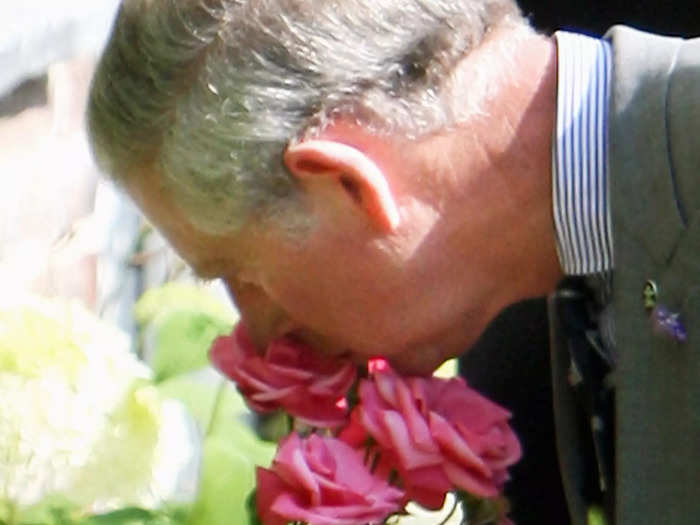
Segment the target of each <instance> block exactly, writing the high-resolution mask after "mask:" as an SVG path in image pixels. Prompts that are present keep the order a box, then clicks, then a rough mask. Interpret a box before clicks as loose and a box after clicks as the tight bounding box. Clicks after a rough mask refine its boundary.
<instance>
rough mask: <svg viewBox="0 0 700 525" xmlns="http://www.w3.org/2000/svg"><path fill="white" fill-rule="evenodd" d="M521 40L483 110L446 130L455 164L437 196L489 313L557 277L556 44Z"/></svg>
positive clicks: (541, 291) (548, 287)
mask: <svg viewBox="0 0 700 525" xmlns="http://www.w3.org/2000/svg"><path fill="white" fill-rule="evenodd" d="M520 44H521V45H520V51H519V52H518V58H517V63H514V64H511V67H512V69H511V71H509V72H508V73H507V77H506V79H505V81H504V82H503V83H502V84H501V86H500V89H499V92H498V93H497V94H496V95H495V96H493V97H492V98H491V99H490V100H489V101H487V103H486V106H485V108H484V109H485V110H484V111H483V112H482V114H483V115H485V116H483V117H476V118H472V119H470V120H469V121H468V122H467V123H465V125H463V126H460V127H459V128H458V129H457V130H455V133H454V134H453V137H452V147H453V148H454V150H453V151H454V152H455V155H452V156H451V158H452V159H454V158H457V159H459V161H461V163H459V164H457V165H455V166H454V170H453V172H452V174H451V176H452V178H453V180H454V184H453V185H452V187H451V188H450V191H452V192H453V193H452V195H451V197H450V198H447V197H445V199H444V201H445V202H450V203H451V205H450V206H451V207H452V210H449V211H448V212H447V213H446V214H445V216H447V217H455V218H457V220H456V222H455V223H453V224H452V226H451V228H452V233H451V235H453V236H455V237H457V238H459V241H458V242H455V243H453V245H456V246H461V247H463V248H462V250H468V251H469V253H461V254H458V255H457V257H460V258H461V261H462V262H464V261H469V260H471V261H473V263H472V264H473V266H472V267H471V268H469V269H468V270H466V269H465V273H466V272H467V271H470V272H471V282H473V275H474V269H475V268H479V270H480V272H481V274H482V281H483V283H484V290H483V293H484V296H485V297H488V298H489V299H488V300H489V302H490V305H491V306H490V310H491V311H493V312H494V315H495V313H498V312H499V311H500V310H502V309H503V308H504V307H506V306H508V305H510V304H512V303H514V302H517V301H520V300H523V299H526V298H531V297H537V296H542V295H545V294H547V293H549V292H550V291H552V290H553V289H554V288H555V286H556V284H557V282H558V281H559V280H560V279H561V277H562V271H561V268H560V264H559V260H558V257H557V254H556V247H555V231H554V221H553V215H552V167H551V144H552V132H553V126H554V119H555V115H556V58H555V46H554V43H553V42H552V41H551V40H549V39H546V38H544V37H541V36H538V35H535V34H530V35H529V36H528V37H526V38H525V39H524V41H522V42H521V43H520ZM465 89H467V88H465ZM455 196H457V198H455ZM465 266H467V267H468V265H465ZM465 277H466V275H465Z"/></svg>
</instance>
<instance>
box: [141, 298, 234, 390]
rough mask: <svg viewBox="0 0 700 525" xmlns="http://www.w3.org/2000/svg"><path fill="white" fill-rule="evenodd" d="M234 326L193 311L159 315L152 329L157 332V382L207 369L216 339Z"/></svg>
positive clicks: (154, 362)
mask: <svg viewBox="0 0 700 525" xmlns="http://www.w3.org/2000/svg"><path fill="white" fill-rule="evenodd" d="M232 326H233V324H232V323H231V322H230V321H229V320H223V319H221V318H218V317H214V316H212V315H210V314H209V313H206V312H201V311H197V310H193V309H179V310H168V311H167V312H166V313H164V314H162V315H159V316H158V317H157V318H156V319H155V320H154V322H153V324H152V326H151V328H150V330H152V333H153V353H152V357H151V359H150V364H151V368H152V369H153V373H154V379H155V381H156V382H160V381H163V380H165V379H168V378H171V377H174V376H177V375H180V374H183V373H185V372H189V371H191V370H196V369H198V368H201V367H203V366H206V365H207V364H208V363H209V348H210V347H211V345H212V343H213V342H214V339H216V338H217V337H218V336H220V335H226V334H229V333H230V332H231V328H232Z"/></svg>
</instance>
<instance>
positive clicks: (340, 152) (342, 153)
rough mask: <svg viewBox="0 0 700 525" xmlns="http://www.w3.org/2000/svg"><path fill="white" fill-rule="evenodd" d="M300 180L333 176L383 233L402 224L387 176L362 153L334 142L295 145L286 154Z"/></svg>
mask: <svg viewBox="0 0 700 525" xmlns="http://www.w3.org/2000/svg"><path fill="white" fill-rule="evenodd" d="M284 162H285V164H286V166H287V168H288V169H289V170H290V171H291V172H292V173H293V174H294V176H296V177H298V178H299V179H305V178H310V177H331V178H333V179H334V181H335V182H336V183H337V184H338V185H340V187H341V188H342V190H343V191H344V192H345V193H347V194H348V196H349V197H351V198H352V200H353V201H354V202H355V204H356V205H357V206H359V207H360V208H361V209H362V210H363V212H364V213H365V214H366V215H367V217H368V218H369V220H370V221H371V222H372V224H374V226H375V227H376V228H378V229H379V230H380V231H384V232H389V231H393V230H394V229H395V228H396V227H397V226H398V225H399V211H398V208H397V206H396V201H395V199H394V195H393V193H392V192H391V189H390V187H389V184H388V182H387V179H386V176H385V174H384V173H383V172H382V171H381V170H380V169H379V167H378V166H377V165H376V164H375V163H374V161H372V159H370V158H369V157H368V156H367V155H366V154H364V153H363V152H361V151H360V150H358V149H356V148H353V147H352V146H348V145H347V144H343V143H340V142H335V141H332V140H309V141H305V142H301V143H299V144H294V145H292V146H289V147H288V148H287V151H286V152H285V154H284Z"/></svg>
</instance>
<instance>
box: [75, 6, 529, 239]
mask: <svg viewBox="0 0 700 525" xmlns="http://www.w3.org/2000/svg"><path fill="white" fill-rule="evenodd" d="M517 17H518V13H517V9H516V7H515V5H514V4H513V2H512V1H510V0H476V1H475V0H402V1H397V0H342V1H328V0H282V1H268V0H263V1H241V0H238V1H236V0H126V1H125V2H124V4H123V6H122V7H121V9H120V12H119V16H118V19H117V21H116V24H115V27H114V32H113V35H112V38H111V41H110V43H109V45H108V48H107V50H106V52H105V54H104V56H103V59H102V63H101V65H100V68H99V70H98V72H97V75H96V76H95V79H94V81H93V87H92V96H91V99H90V112H89V125H90V129H91V132H92V136H93V143H94V146H95V151H96V153H97V157H98V160H99V161H100V162H101V164H102V166H103V167H104V169H105V171H106V172H107V173H109V174H111V175H112V176H114V177H115V178H117V179H125V178H127V177H129V176H130V173H132V172H133V170H132V167H133V166H134V165H144V164H147V163H148V164H152V165H153V167H154V168H155V169H157V170H159V171H160V172H161V173H162V174H163V176H164V178H165V179H166V180H167V183H168V185H169V186H170V187H171V188H172V189H173V191H174V192H175V195H176V198H177V199H178V201H179V202H180V204H181V205H182V206H183V207H184V208H185V209H186V210H187V211H188V212H189V213H190V216H191V217H192V218H193V219H194V220H196V221H197V222H198V224H199V225H200V226H202V227H203V228H205V229H207V230H210V231H216V232H219V233H220V232H222V231H231V230H233V229H235V228H236V227H238V226H239V225H240V224H241V223H242V222H243V221H244V220H245V218H246V217H247V216H248V215H249V214H250V213H252V212H255V213H256V215H261V214H262V215H270V214H272V215H276V214H277V213H276V212H279V211H282V210H283V209H285V208H287V207H288V206H289V205H290V203H292V204H291V205H292V207H294V204H293V202H294V201H295V199H294V196H295V194H296V193H297V191H296V190H297V183H296V181H295V180H294V178H293V177H291V176H290V174H289V172H288V170H287V169H286V168H285V166H284V164H283V159H282V154H283V152H284V150H285V148H286V147H287V145H288V144H289V143H290V142H291V141H295V140H300V139H302V138H305V137H311V136H314V135H315V134H317V133H318V132H319V131H321V130H323V128H324V127H325V126H326V125H327V124H328V123H329V122H332V121H333V120H335V119H338V118H343V119H351V120H352V121H353V122H356V123H358V124H360V125H362V126H366V127H371V128H372V129H374V130H376V131H378V132H384V133H386V132H398V133H401V134H403V135H406V136H419V135H424V134H425V133H429V132H432V131H434V130H436V129H440V128H443V127H444V126H446V125H449V124H450V123H452V122H453V121H454V111H455V108H454V106H453V104H454V101H453V100H451V98H450V97H449V96H447V94H446V93H445V88H446V84H447V82H448V79H449V77H450V75H451V73H452V72H453V70H454V68H455V67H456V66H457V64H458V63H459V62H460V61H461V60H462V59H463V58H464V56H465V55H466V54H468V53H469V52H470V51H471V50H472V49H473V48H475V47H477V46H478V45H479V43H480V42H481V40H482V39H483V38H485V36H486V35H487V34H488V33H489V32H490V31H492V30H493V29H494V28H496V27H499V26H501V25H506V24H513V23H515V21H516V20H517V19H518V18H517ZM459 103H460V108H459V109H462V108H463V107H464V105H466V104H467V102H466V101H465V100H461V101H460V102H459ZM296 204H298V203H296ZM261 210H264V211H263V212H261ZM285 218H288V217H285Z"/></svg>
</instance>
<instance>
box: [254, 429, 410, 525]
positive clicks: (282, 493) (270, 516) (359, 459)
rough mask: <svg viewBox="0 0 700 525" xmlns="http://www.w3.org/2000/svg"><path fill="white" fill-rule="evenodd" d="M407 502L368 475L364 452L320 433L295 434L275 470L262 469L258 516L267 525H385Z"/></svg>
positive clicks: (285, 443) (283, 448)
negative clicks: (292, 523)
mask: <svg viewBox="0 0 700 525" xmlns="http://www.w3.org/2000/svg"><path fill="white" fill-rule="evenodd" d="M403 497H404V495H403V492H402V491H401V490H399V489H398V488H396V487H392V486H391V485H389V484H388V483H387V481H386V480H385V479H383V478H380V477H378V476H375V475H373V474H372V473H371V472H370V471H369V470H368V468H367V467H366V466H365V464H364V463H363V456H362V452H361V451H358V450H355V449H353V448H352V447H351V446H349V445H348V444H346V443H344V442H342V441H340V440H339V439H336V438H329V437H320V436H318V435H317V434H311V435H310V436H309V437H308V438H306V439H301V438H300V437H299V435H298V434H296V433H292V434H290V435H289V436H288V437H286V438H285V439H284V440H283V441H282V442H281V443H280V446H279V449H278V451H277V455H276V456H275V459H274V460H273V462H272V468H271V469H270V470H268V469H264V468H258V470H257V507H258V515H259V517H260V519H261V521H262V522H263V523H264V524H265V525H286V524H287V523H288V522H290V521H303V522H305V523H309V524H311V525H356V524H358V523H363V524H365V523H366V524H374V523H382V522H383V521H384V519H385V518H386V517H387V516H388V515H390V514H392V513H394V512H396V511H398V510H399V509H400V508H401V507H402V504H403V501H404V500H403Z"/></svg>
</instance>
